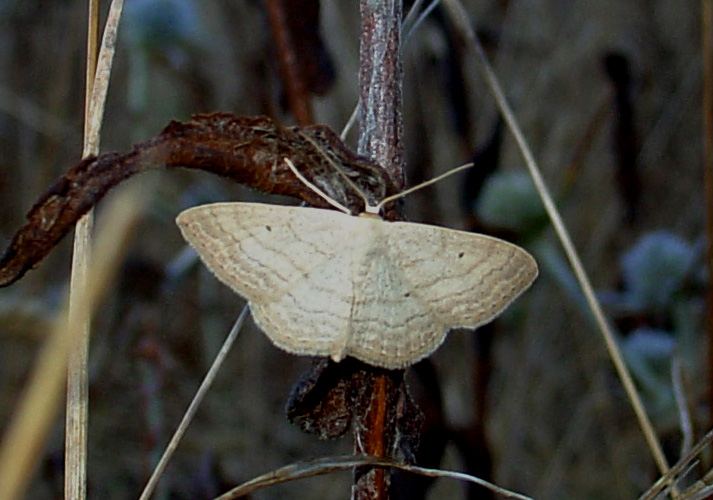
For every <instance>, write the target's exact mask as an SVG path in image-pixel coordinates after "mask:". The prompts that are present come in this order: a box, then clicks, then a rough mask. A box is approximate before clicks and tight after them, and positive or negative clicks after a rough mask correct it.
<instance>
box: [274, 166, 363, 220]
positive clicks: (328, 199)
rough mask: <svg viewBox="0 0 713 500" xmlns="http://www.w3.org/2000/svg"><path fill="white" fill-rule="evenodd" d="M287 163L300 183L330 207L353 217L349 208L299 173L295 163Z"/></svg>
mask: <svg viewBox="0 0 713 500" xmlns="http://www.w3.org/2000/svg"><path fill="white" fill-rule="evenodd" d="M285 163H286V164H287V166H288V167H290V170H292V172H293V173H294V174H295V175H296V176H297V178H298V179H299V180H300V181H302V183H303V184H304V185H305V186H307V187H308V188H310V189H311V190H312V191H314V192H315V193H317V194H318V195H319V196H321V197H322V198H323V199H324V201H326V202H327V203H329V204H330V205H332V206H333V207H334V208H336V209H337V210H341V211H342V212H344V213H345V214H347V215H351V214H352V212H351V210H349V209H348V208H347V207H345V206H344V205H342V204H341V203H339V202H338V201H337V200H335V199H333V198H331V197H330V196H329V195H328V194H327V193H325V192H324V191H322V190H321V189H319V188H318V187H317V186H315V185H314V184H312V183H311V182H310V181H308V180H307V178H306V177H305V176H304V175H302V174H301V173H300V172H299V170H297V168H295V165H294V163H292V161H290V159H289V158H285Z"/></svg>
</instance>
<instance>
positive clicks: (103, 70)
mask: <svg viewBox="0 0 713 500" xmlns="http://www.w3.org/2000/svg"><path fill="white" fill-rule="evenodd" d="M123 5H124V2H123V0H113V1H112V3H111V7H110V9H109V14H108V16H107V21H106V26H105V28H104V36H103V39H102V44H101V51H99V50H98V47H99V44H98V32H99V1H98V0H89V6H88V17H89V24H88V28H87V69H86V91H85V104H84V111H85V114H84V146H83V151H82V156H83V157H86V156H89V155H96V154H98V152H99V132H100V129H101V122H102V118H103V116H104V104H105V102H106V95H107V91H108V87H109V76H110V74H111V65H112V61H113V58H114V52H115V48H116V36H117V30H118V25H119V19H120V18H121V11H122V9H123ZM93 219H94V217H93V211H90V212H89V213H88V214H87V215H85V216H84V217H83V218H82V219H80V220H79V222H78V223H77V226H76V228H75V233H74V253H73V256H72V276H71V279H70V292H69V322H70V324H72V325H74V326H75V327H76V328H78V329H79V331H78V332H77V335H76V336H75V337H74V340H73V342H72V343H71V344H70V345H69V352H68V360H67V362H68V365H67V402H66V418H65V459H64V460H65V476H64V493H65V499H67V500H84V499H85V498H86V483H87V480H86V470H87V416H88V415H87V408H88V399H89V386H88V380H89V373H88V364H89V363H88V357H89V333H90V329H89V328H90V324H91V319H92V318H91V315H89V314H85V311H83V310H81V308H79V305H77V300H75V297H81V296H82V294H83V290H85V288H86V287H87V279H86V276H87V269H88V268H89V255H90V253H91V232H92V226H93Z"/></svg>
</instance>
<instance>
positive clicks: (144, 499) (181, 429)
mask: <svg viewBox="0 0 713 500" xmlns="http://www.w3.org/2000/svg"><path fill="white" fill-rule="evenodd" d="M248 311H249V309H248V306H247V305H245V307H243V310H242V311H241V313H240V316H238V319H237V320H235V324H233V328H231V330H230V333H228V336H227V337H226V338H225V341H224V342H223V345H222V347H221V348H220V351H218V354H217V355H216V356H215V359H214V360H213V364H212V365H211V366H210V369H209V370H208V373H206V375H205V377H204V378H203V382H201V385H200V387H199V388H198V390H197V391H196V394H195V396H193V400H192V401H191V404H190V405H189V406H188V409H187V410H186V413H184V414H183V418H182V419H181V423H180V424H178V427H177V428H176V432H174V433H173V436H172V437H171V440H170V441H169V442H168V445H166V449H165V450H164V452H163V455H161V459H160V460H159V461H158V464H156V467H155V468H154V471H153V473H152V474H151V477H150V478H149V480H148V482H147V483H146V486H145V487H144V491H142V492H141V496H140V497H139V500H148V498H149V497H150V496H151V493H153V491H154V489H155V488H156V485H157V484H158V480H159V479H160V478H161V474H163V471H164V470H166V466H167V465H168V461H169V460H171V457H172V456H173V453H174V452H175V451H176V448H177V447H178V443H180V441H181V439H183V436H184V434H185V433H186V430H187V429H188V426H189V425H190V423H191V421H192V420H193V417H194V416H195V414H196V411H198V407H199V406H200V404H201V402H202V401H203V398H204V397H205V395H206V393H207V392H208V389H210V386H211V385H212V384H213V381H214V380H215V377H216V375H217V374H218V370H219V369H220V367H221V366H223V361H225V357H226V356H227V355H228V353H229V352H230V348H231V347H232V346H233V342H235V339H236V338H237V336H238V333H239V332H240V329H241V328H242V326H243V323H244V322H245V318H247V316H248Z"/></svg>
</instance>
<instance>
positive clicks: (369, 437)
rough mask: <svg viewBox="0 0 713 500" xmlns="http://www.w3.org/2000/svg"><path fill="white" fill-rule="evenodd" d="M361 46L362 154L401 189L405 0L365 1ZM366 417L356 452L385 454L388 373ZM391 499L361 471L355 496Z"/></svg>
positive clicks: (369, 472) (375, 387) (383, 482)
mask: <svg viewBox="0 0 713 500" xmlns="http://www.w3.org/2000/svg"><path fill="white" fill-rule="evenodd" d="M359 8H360V13H361V41H360V50H359V87H360V103H361V105H360V108H359V109H360V117H361V118H360V124H359V125H360V129H359V147H358V152H359V153H360V154H363V155H364V156H367V157H369V158H371V159H373V160H375V161H376V162H377V163H379V164H380V165H381V166H382V168H383V169H384V171H385V172H386V173H387V175H388V176H389V178H390V180H391V183H392V184H393V185H394V186H396V187H397V189H398V190H399V191H400V190H401V188H402V187H403V184H404V168H403V162H404V160H403V140H402V136H403V127H402V98H401V86H402V77H403V73H402V70H401V42H400V40H401V9H402V5H401V1H400V0H383V1H374V0H360V2H359ZM364 383H365V384H370V385H371V387H369V388H365V394H368V395H369V397H370V398H371V400H370V402H369V404H366V403H364V406H363V407H364V408H366V409H367V410H366V411H367V413H366V415H363V416H362V415H360V416H358V418H355V424H354V425H353V427H354V447H355V453H357V454H366V455H371V456H375V457H384V456H386V455H387V453H388V450H389V443H390V442H391V440H392V439H393V438H394V434H395V431H394V429H393V427H394V425H395V423H394V422H392V421H391V419H390V418H389V414H390V413H391V412H390V411H389V410H390V409H391V408H392V407H393V406H394V403H395V401H394V400H393V399H394V398H395V397H396V387H395V385H394V382H393V380H391V379H390V377H389V376H388V375H387V374H385V373H380V372H374V374H373V376H370V377H366V378H365V379H364ZM388 497H389V477H388V474H387V471H385V470H383V469H373V468H371V469H357V471H356V472H355V483H354V486H353V487H352V499H353V500H367V499H368V500H384V499H387V498H388Z"/></svg>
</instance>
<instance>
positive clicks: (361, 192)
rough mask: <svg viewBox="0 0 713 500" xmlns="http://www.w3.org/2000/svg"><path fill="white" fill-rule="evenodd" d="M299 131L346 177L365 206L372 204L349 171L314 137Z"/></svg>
mask: <svg viewBox="0 0 713 500" xmlns="http://www.w3.org/2000/svg"><path fill="white" fill-rule="evenodd" d="M297 133H298V134H300V135H301V136H302V137H303V138H304V139H305V140H306V141H307V142H309V143H310V144H312V146H314V148H315V149H316V150H317V152H318V153H319V154H320V155H321V156H322V158H324V159H325V160H327V162H328V163H329V164H330V165H331V166H332V167H334V170H336V171H337V172H339V174H340V175H341V176H342V177H343V178H344V180H345V181H346V183H347V184H349V187H350V188H352V189H353V190H354V192H355V193H356V194H358V195H359V198H361V199H362V200H363V201H364V206H366V207H369V206H371V204H370V203H369V199H368V198H367V197H366V194H365V193H364V191H362V190H361V189H360V188H359V186H357V185H356V184H355V183H354V181H352V180H351V179H350V178H349V176H348V175H347V173H346V172H345V171H344V169H343V168H342V167H340V166H339V164H338V163H337V162H335V161H334V160H333V159H332V158H331V157H330V156H329V155H328V154H327V153H325V152H324V148H322V146H320V145H319V144H317V143H316V142H315V141H314V139H312V138H311V137H310V136H308V135H307V134H305V133H304V132H302V131H300V130H298V131H297ZM367 212H368V210H367Z"/></svg>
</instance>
